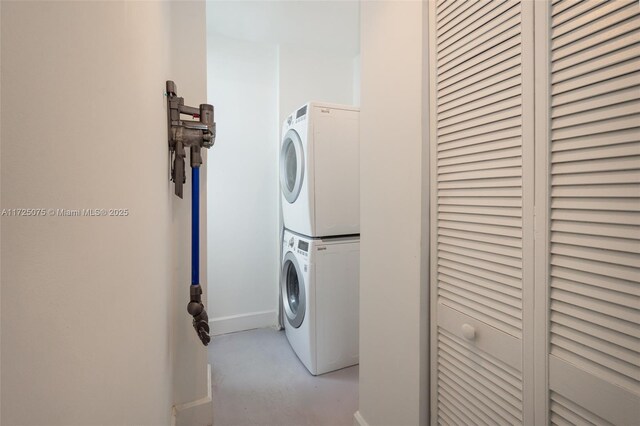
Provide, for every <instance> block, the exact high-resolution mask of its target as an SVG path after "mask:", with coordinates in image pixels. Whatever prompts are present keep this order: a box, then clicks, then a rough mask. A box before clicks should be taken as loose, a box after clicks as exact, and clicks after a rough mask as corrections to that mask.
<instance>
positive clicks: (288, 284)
mask: <svg viewBox="0 0 640 426" xmlns="http://www.w3.org/2000/svg"><path fill="white" fill-rule="evenodd" d="M281 286H282V299H283V300H282V302H283V305H284V311H285V313H286V315H287V320H288V321H289V324H291V326H292V327H294V328H298V327H300V324H302V320H304V315H305V311H306V308H307V306H306V300H307V295H306V289H305V287H306V283H305V282H304V277H303V276H302V271H300V266H299V265H298V261H297V260H296V257H295V256H294V254H293V253H292V252H288V253H287V254H286V255H285V257H284V262H283V265H282V282H281Z"/></svg>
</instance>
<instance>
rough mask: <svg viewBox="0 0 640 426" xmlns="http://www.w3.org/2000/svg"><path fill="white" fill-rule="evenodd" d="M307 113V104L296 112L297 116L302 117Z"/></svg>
mask: <svg viewBox="0 0 640 426" xmlns="http://www.w3.org/2000/svg"><path fill="white" fill-rule="evenodd" d="M306 113H307V106H306V105H305V106H303V107H302V108H300V109H299V110H298V112H297V113H296V118H300V117H302V116H303V115H305V114H306Z"/></svg>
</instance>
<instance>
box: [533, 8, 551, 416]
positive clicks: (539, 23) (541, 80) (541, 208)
mask: <svg viewBox="0 0 640 426" xmlns="http://www.w3.org/2000/svg"><path fill="white" fill-rule="evenodd" d="M533 7H534V18H533V19H534V28H535V34H534V43H533V49H534V52H533V55H534V63H535V65H534V75H535V94H534V103H535V112H534V119H535V130H534V132H535V139H536V143H535V148H534V156H535V160H534V161H535V173H534V179H535V182H534V187H535V195H534V196H535V219H534V228H535V237H534V255H533V259H534V274H535V286H534V294H533V309H534V313H533V315H534V319H535V320H534V325H533V333H534V335H533V344H534V347H533V364H534V365H533V371H534V372H535V377H534V381H533V392H534V395H533V400H534V422H535V423H536V424H545V425H546V424H549V404H548V403H549V366H548V362H549V361H548V353H549V261H550V259H549V253H550V250H549V230H550V224H549V216H550V215H549V181H548V179H549V171H550V170H549V151H550V140H551V135H550V120H551V115H550V114H551V107H550V103H551V102H550V87H551V86H550V81H549V80H550V67H551V61H550V58H549V55H550V41H549V40H550V37H551V33H550V31H551V30H550V13H551V6H550V4H549V3H547V2H535V3H534V6H533Z"/></svg>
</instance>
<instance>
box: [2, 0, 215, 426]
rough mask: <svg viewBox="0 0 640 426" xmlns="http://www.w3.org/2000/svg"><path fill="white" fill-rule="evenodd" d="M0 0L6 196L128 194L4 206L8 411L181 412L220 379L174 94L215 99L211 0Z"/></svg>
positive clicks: (125, 419)
mask: <svg viewBox="0 0 640 426" xmlns="http://www.w3.org/2000/svg"><path fill="white" fill-rule="evenodd" d="M0 7H1V10H2V13H1V15H2V16H1V19H2V21H1V56H2V65H1V66H2V69H1V87H2V99H1V109H2V127H1V140H2V146H1V148H2V159H1V161H2V163H1V185H2V188H1V191H0V193H1V204H2V208H4V209H12V208H36V209H41V208H42V209H45V210H47V209H69V210H73V209H128V214H127V215H126V216H120V217H110V216H106V217H88V216H81V217H76V216H60V215H58V216H53V215H51V214H50V213H47V215H46V216H41V217H20V216H6V215H5V216H3V217H2V221H1V226H2V243H1V256H0V259H1V262H2V271H1V279H2V301H1V303H2V306H1V323H2V349H1V350H2V366H1V374H2V383H1V387H2V388H1V390H2V400H1V405H2V408H3V409H2V418H1V419H0V421H1V422H2V423H3V424H7V425H14V424H21V425H36V424H47V425H73V424H77V425H80V424H81V425H97V424H145V425H161V424H169V423H170V421H171V415H172V405H173V404H174V403H178V404H179V403H182V402H186V401H191V400H193V399H197V398H202V397H206V395H207V377H206V373H207V364H206V363H207V361H206V357H207V353H206V349H205V348H204V347H202V346H201V344H200V342H199V340H198V339H197V337H196V336H195V333H194V332H193V329H192V327H191V319H190V317H189V316H188V315H187V313H186V309H185V307H186V303H187V300H188V296H187V294H188V283H189V266H188V265H189V245H188V244H189V239H188V230H189V216H188V213H189V210H188V202H189V200H188V197H185V200H183V201H177V200H176V199H175V197H174V196H173V194H172V187H171V185H170V183H169V181H168V154H167V147H166V143H167V142H166V140H167V128H166V98H165V97H164V96H163V91H164V85H165V81H166V80H167V79H175V80H176V82H177V84H178V90H179V94H180V95H183V96H185V98H186V101H187V103H190V104H191V103H195V104H198V103H200V102H204V100H205V72H206V70H205V64H204V57H205V52H204V42H205V41H204V3H201V2H200V3H199V2H189V3H183V2H180V3H173V4H172V3H166V2H160V3H139V2H10V1H3V2H2V4H1V6H0ZM199 17H202V18H199ZM183 37H184V38H183ZM185 39H188V40H189V44H188V45H186V44H184V41H185ZM187 46H188V48H187V49H185V47H187ZM197 57H199V58H201V60H199V61H198V62H193V61H192V60H193V58H197ZM181 59H186V60H187V62H181V61H180V60H181ZM205 173H206V172H205ZM188 186H189V182H187V188H188ZM185 192H187V191H185ZM204 201H206V199H204ZM202 204H203V205H204V206H205V207H204V208H206V202H203V203H202ZM185 233H186V235H185ZM202 239H203V240H205V238H204V235H203V238H202ZM203 256H206V253H203ZM203 276H204V277H205V281H206V274H203ZM202 284H204V285H205V286H206V282H203V283H202ZM180 422H181V421H180V417H179V418H178V423H180Z"/></svg>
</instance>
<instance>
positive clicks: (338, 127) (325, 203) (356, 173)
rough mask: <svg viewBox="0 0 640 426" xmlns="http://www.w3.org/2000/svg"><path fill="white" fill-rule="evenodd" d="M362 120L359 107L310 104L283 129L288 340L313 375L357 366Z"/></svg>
mask: <svg viewBox="0 0 640 426" xmlns="http://www.w3.org/2000/svg"><path fill="white" fill-rule="evenodd" d="M358 117H359V111H358V109H357V108H355V107H351V106H344V105H334V104H325V103H318V102H310V103H308V104H306V105H303V106H302V107H300V108H299V109H297V110H296V111H295V112H293V113H292V114H291V115H290V116H289V117H288V118H287V119H286V120H285V122H284V124H283V128H282V135H283V137H282V143H281V150H280V188H281V191H280V192H281V202H282V213H283V218H284V227H285V231H284V238H283V241H282V265H281V266H282V274H281V283H280V285H281V293H282V302H283V305H284V313H285V317H286V318H284V324H285V332H286V335H287V339H288V340H289V343H290V344H291V347H292V348H293V350H294V351H295V353H296V354H297V355H298V358H299V359H300V361H302V363H303V364H304V365H305V367H307V369H308V370H309V372H310V373H311V374H313V375H318V374H323V373H327V372H329V371H333V370H338V369H340V368H344V367H348V366H351V365H355V364H357V363H358V316H359V269H360V266H359V262H360V236H359V233H360V167H359V164H360V160H359V152H360V149H359V122H358Z"/></svg>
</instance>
